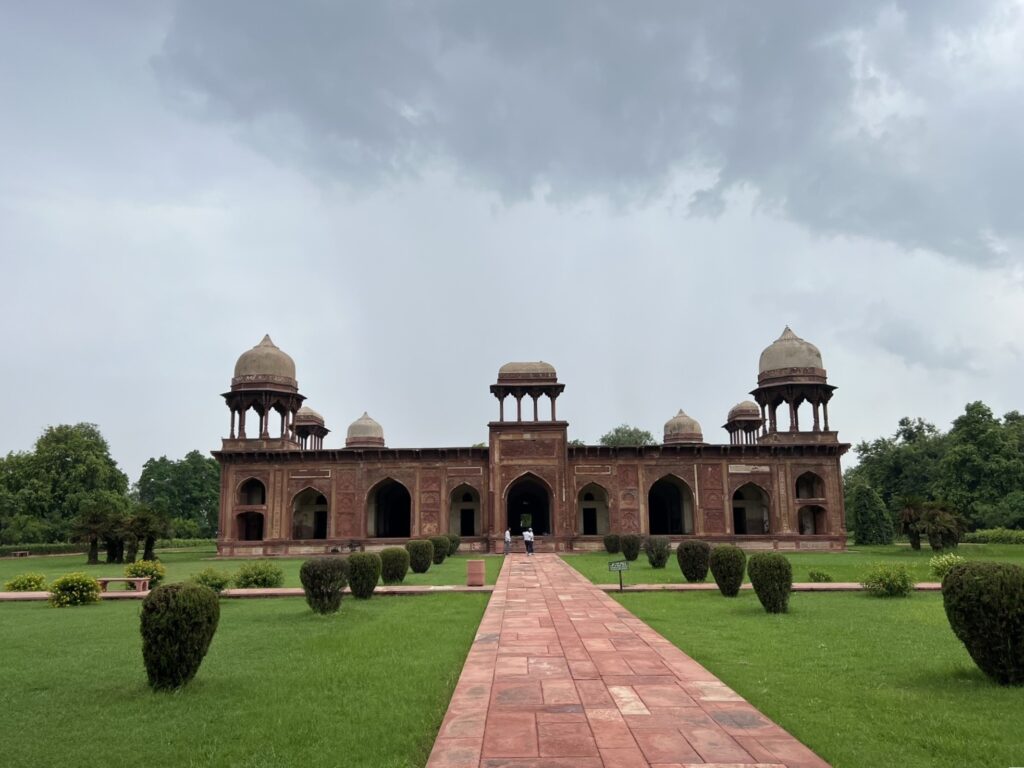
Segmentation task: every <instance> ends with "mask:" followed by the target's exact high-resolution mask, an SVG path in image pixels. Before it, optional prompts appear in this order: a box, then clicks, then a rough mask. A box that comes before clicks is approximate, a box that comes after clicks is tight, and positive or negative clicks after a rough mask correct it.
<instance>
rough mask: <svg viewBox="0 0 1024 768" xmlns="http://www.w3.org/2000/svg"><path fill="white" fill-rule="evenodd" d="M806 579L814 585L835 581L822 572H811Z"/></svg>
mask: <svg viewBox="0 0 1024 768" xmlns="http://www.w3.org/2000/svg"><path fill="white" fill-rule="evenodd" d="M807 578H808V579H810V580H811V581H812V582H814V583H815V584H827V583H830V582H833V581H835V579H833V578H832V577H831V576H830V575H829V574H827V573H825V572H824V571H811V572H810V573H808V574H807Z"/></svg>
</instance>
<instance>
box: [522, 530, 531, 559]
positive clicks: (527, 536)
mask: <svg viewBox="0 0 1024 768" xmlns="http://www.w3.org/2000/svg"><path fill="white" fill-rule="evenodd" d="M523 541H524V542H525V543H526V554H527V555H532V554H533V528H527V529H526V530H525V531H524V532H523Z"/></svg>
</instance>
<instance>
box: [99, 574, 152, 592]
mask: <svg viewBox="0 0 1024 768" xmlns="http://www.w3.org/2000/svg"><path fill="white" fill-rule="evenodd" d="M96 581H98V582H99V584H100V592H106V591H107V585H108V584H110V583H111V582H112V581H123V582H125V583H130V584H132V585H134V586H133V589H135V590H136V591H139V592H145V591H146V590H147V589H149V576H110V577H104V578H102V579H96Z"/></svg>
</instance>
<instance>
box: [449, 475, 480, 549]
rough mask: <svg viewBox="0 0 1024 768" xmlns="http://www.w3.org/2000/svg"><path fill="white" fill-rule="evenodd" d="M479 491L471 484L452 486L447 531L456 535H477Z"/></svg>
mask: <svg viewBox="0 0 1024 768" xmlns="http://www.w3.org/2000/svg"><path fill="white" fill-rule="evenodd" d="M482 529H483V526H482V525H481V521H480V493H479V492H478V491H477V490H476V488H474V487H473V486H471V485H466V484H463V485H460V486H458V487H456V488H454V489H453V490H452V492H451V496H450V497H449V500H448V532H449V533H454V534H456V535H457V536H479V535H480V531H481V530H482Z"/></svg>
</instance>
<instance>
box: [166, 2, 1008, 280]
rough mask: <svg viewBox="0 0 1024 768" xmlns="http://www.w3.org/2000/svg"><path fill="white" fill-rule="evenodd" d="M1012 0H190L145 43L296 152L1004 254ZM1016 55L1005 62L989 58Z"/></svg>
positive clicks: (493, 184) (374, 172)
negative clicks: (155, 42) (692, 182)
mask: <svg viewBox="0 0 1024 768" xmlns="http://www.w3.org/2000/svg"><path fill="white" fill-rule="evenodd" d="M1021 12H1022V10H1021V7H1020V6H1019V4H1015V3H1009V4H1007V3H999V2H994V3H985V2H975V3H962V2H932V1H929V2H914V3H891V2H868V1H865V2H856V3H854V2H827V3H824V2H812V1H811V0H805V1H804V2H771V3H764V2H747V3H719V2H706V3H679V2H641V3H620V2H593V1H591V0H587V1H586V2H583V1H582V0H580V1H575V2H570V1H569V0H564V1H563V2H557V3H550V2H516V3H476V2H415V3H413V2H372V3H362V2H359V3H327V2H293V3H278V2H269V1H267V2H250V1H249V0H245V1H244V2H243V1H242V0H237V1H236V2H218V3H206V2H194V3H185V4H183V5H181V6H180V7H179V8H178V9H177V12H176V15H175V17H174V19H173V21H172V24H171V28H170V31H169V33H168V35H167V37H166V40H165V43H164V46H163V49H162V51H161V53H160V54H159V55H158V56H157V57H156V58H155V59H154V68H155V70H156V72H157V73H158V74H159V76H160V79H161V82H162V83H163V85H164V87H165V90H166V92H167V93H168V94H169V98H170V99H171V100H172V103H175V104H177V105H178V106H180V107H181V108H182V109H186V110H189V111H190V112H193V113H196V114H200V115H203V116H205V117H207V118H209V119H217V120H225V121H228V122H230V123H233V124H235V125H236V126H237V129H238V131H239V132H240V133H241V134H242V135H244V136H245V138H246V139H247V140H248V141H250V142H251V143H252V144H254V145H255V146H257V147H258V148H259V149H260V150H261V151H264V152H266V153H268V154H269V155H271V156H272V157H274V158H275V160H277V161H280V162H287V163H296V164H299V165H300V166H301V167H302V168H303V169H304V170H305V171H306V172H308V173H311V174H313V175H318V176H322V177H324V178H326V179H328V180H339V181H341V182H343V183H344V184H347V185H350V186H362V185H379V184H382V183H387V182H388V181H389V180H394V179H397V178H403V177H407V176H415V175H417V174H418V173H421V172H422V171H423V170H424V169H425V168H429V167H432V166H441V167H451V168H453V169H454V170H455V172H456V173H458V174H460V175H463V176H466V177H468V178H470V179H472V180H474V181H475V182H476V183H479V184H482V185H483V186H485V187H486V188H489V189H493V190H495V191H496V192H497V193H499V194H500V195H501V196H502V198H503V199H505V200H513V201H514V200H517V199H523V198H525V197H529V196H531V195H536V194H542V195H544V196H546V197H547V198H548V199H550V200H554V201H570V202H571V201H574V200H579V199H583V198H586V197H588V196H593V195H600V196H603V197H606V198H608V199H610V200H612V201H615V202H616V203H618V204H623V205H634V204H641V205H642V204H644V203H645V202H647V201H650V200H652V199H655V198H657V196H658V195H660V194H662V193H663V192H664V191H665V190H666V188H667V186H668V185H670V184H671V182H672V179H673V178H674V176H675V175H676V174H691V175H693V176H694V177H696V178H700V179H702V180H703V183H701V184H699V185H698V189H697V191H696V193H695V194H694V195H693V196H692V197H691V199H690V203H689V210H690V212H691V213H692V214H700V215H715V214H717V213H718V212H720V211H721V210H722V208H723V205H724V203H725V200H726V199H727V196H728V194H729V193H730V192H731V191H732V190H736V189H744V188H745V189H751V190H753V191H754V192H755V193H756V199H757V200H758V202H759V204H760V205H763V206H766V207H769V208H771V209H772V210H773V211H775V212H778V213H780V214H781V215H784V216H786V217H788V218H790V219H792V220H794V221H795V222H797V223H799V224H801V225H802V226H805V227H807V228H808V229H809V230H810V231H812V232H816V233H821V234H827V235H837V234H838V235H854V236H866V237H869V238H875V239H880V240H885V241H890V242H893V243H896V244H898V245H900V246H902V247H905V248H926V249H931V250H934V251H937V252H939V253H943V254H946V255H949V256H953V257H956V258H960V259H964V260H967V261H971V262H976V263H986V264H995V263H1005V262H1007V261H1017V260H1019V245H1020V240H1021V236H1022V234H1024V232H1022V229H1024V217H1021V216H1020V215H1019V210H1018V206H1017V200H1016V196H1015V190H1016V185H1017V183H1018V180H1019V178H1021V176H1022V175H1024V152H1021V151H1020V150H1021V136H1022V135H1024V132H1022V131H1021V129H1020V125H1021V124H1022V121H1024V99H1022V98H1021V97H1022V96H1024V93H1022V91H1024V78H1022V77H1021V76H1020V71H1021V65H1022V64H1024V47H1021V46H1017V45H1014V41H1012V40H1011V41H1009V43H1006V42H1005V41H1004V45H1003V48H1005V49H1006V50H1003V49H1001V48H1000V46H999V42H1000V41H999V35H1000V33H1001V30H1005V29H1007V28H1013V27H1014V25H1015V24H1018V25H1019V18H1020V14H1021ZM1014 71H1016V72H1017V76H1016V77H1013V76H1008V73H1009V74H1010V75H1012V73H1013V72H1014Z"/></svg>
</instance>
